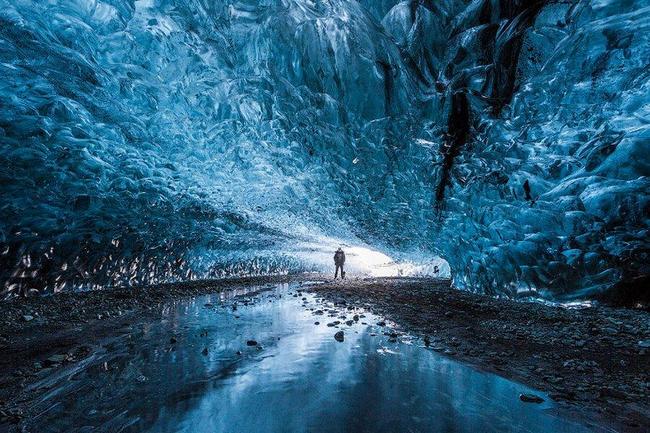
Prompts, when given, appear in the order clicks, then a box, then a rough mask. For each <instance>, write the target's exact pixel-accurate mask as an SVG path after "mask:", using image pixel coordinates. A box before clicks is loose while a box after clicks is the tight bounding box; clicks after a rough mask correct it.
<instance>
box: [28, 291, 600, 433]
mask: <svg viewBox="0 0 650 433" xmlns="http://www.w3.org/2000/svg"><path fill="white" fill-rule="evenodd" d="M292 290H295V287H294V288H288V287H286V286H284V287H278V288H276V289H275V290H274V291H271V292H267V293H264V294H262V295H259V296H257V297H251V298H247V297H241V296H240V297H237V298H229V297H228V296H225V295H223V294H222V295H214V296H212V297H204V298H199V299H196V300H195V301H193V302H185V303H179V304H176V305H172V306H169V307H167V309H166V310H165V311H164V320H163V321H162V322H157V323H145V324H141V325H139V326H137V327H133V328H132V329H126V330H125V332H124V334H123V335H122V336H121V337H119V338H116V339H115V340H113V341H111V342H110V343H108V344H106V345H105V346H104V347H102V348H101V350H98V351H97V352H96V353H95V354H94V355H93V356H92V357H90V358H88V359H86V360H84V361H83V362H80V363H77V364H75V365H74V366H70V367H66V368H65V369H61V370H60V371H57V372H55V373H54V374H51V375H50V376H49V377H46V378H44V379H43V380H42V381H41V382H40V383H39V384H37V386H39V387H46V388H48V389H49V391H48V392H47V393H46V394H44V395H43V397H42V398H41V400H40V401H39V402H38V403H37V409H38V412H39V413H40V415H39V416H37V417H35V418H33V419H32V420H30V422H29V425H28V426H27V431H28V432H39V433H41V432H42V433H45V432H63V431H65V432H136V431H137V432H141V431H146V432H158V433H162V432H165V433H166V432H188V433H215V432H362V431H368V432H411V431H413V432H420V431H422V432H431V431H433V432H472V433H473V432H508V431H512V432H565V431H566V432H569V431H570V432H571V433H578V432H581V431H588V430H587V429H586V428H585V427H582V426H580V425H577V424H573V423H569V422H567V421H566V420H561V419H559V418H556V417H555V416H553V415H552V414H551V412H550V411H549V410H548V409H549V407H550V405H549V404H548V403H545V404H542V405H531V404H526V403H522V402H520V401H519V399H518V395H519V394H520V393H522V392H532V391H531V390H530V389H528V388H526V387H524V386H522V385H519V384H516V383H513V382H509V381H507V380H504V379H502V378H499V377H497V376H494V375H490V374H485V373H481V372H478V371H476V370H473V369H471V368H469V367H466V366H463V365H462V364H459V363H456V362H453V361H451V360H448V359H446V358H444V357H441V356H439V355H437V354H436V353H434V352H432V351H430V350H427V349H425V348H423V347H420V346H419V343H418V342H417V341H416V340H409V339H408V337H406V336H404V337H401V341H400V342H390V341H389V338H388V337H387V336H385V335H383V328H381V327H379V326H377V325H375V324H376V323H377V321H378V319H377V318H376V317H374V316H372V315H370V314H367V313H366V317H361V318H359V320H358V321H357V322H354V323H353V324H352V325H351V326H348V325H346V324H345V323H342V324H341V325H339V326H338V327H336V328H335V327H328V326H326V324H327V323H328V322H332V321H334V320H340V321H342V322H345V321H346V320H351V319H352V318H353V315H354V314H358V315H361V314H362V313H363V312H361V311H358V310H357V311H349V310H346V309H345V308H342V307H339V308H336V310H337V311H336V312H334V311H333V310H334V309H335V308H334V307H333V306H332V305H326V304H324V303H321V302H320V300H317V299H315V298H313V297H312V296H310V295H300V296H297V297H296V296H293V293H292V294H289V292H291V291H292ZM239 294H240V295H241V294H243V292H241V293H239ZM244 295H245V294H244ZM303 297H304V298H306V300H304V301H303V300H302V298H303ZM319 309H321V310H323V311H324V314H323V315H315V314H314V311H312V310H319ZM330 315H331V316H332V317H330ZM342 315H345V316H346V318H345V319H342V318H340V316H342ZM315 321H319V322H320V325H315V324H314V322H315ZM340 329H343V330H344V331H345V341H344V342H343V343H338V342H337V341H335V339H334V338H333V335H334V333H335V332H336V331H338V330H340ZM206 333H207V335H206ZM374 333H376V334H377V335H376V336H375V335H374ZM172 336H173V337H174V338H175V339H176V342H175V343H173V342H171V337H172ZM250 339H255V340H256V341H258V343H259V344H258V346H247V345H246V341H247V340H250ZM206 348H207V349H208V350H207V354H205V352H204V349H206ZM238 352H239V353H238Z"/></svg>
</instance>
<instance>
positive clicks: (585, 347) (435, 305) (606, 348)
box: [307, 278, 650, 432]
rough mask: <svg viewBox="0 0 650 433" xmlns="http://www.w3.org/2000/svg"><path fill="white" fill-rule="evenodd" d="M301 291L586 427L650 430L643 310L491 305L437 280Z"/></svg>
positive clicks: (647, 323) (647, 320)
mask: <svg viewBox="0 0 650 433" xmlns="http://www.w3.org/2000/svg"><path fill="white" fill-rule="evenodd" d="M307 290H309V291H312V292H315V293H316V294H318V295H320V296H322V297H324V298H326V299H328V300H330V301H332V302H335V303H339V304H341V303H343V304H344V305H348V306H360V307H363V308H366V309H368V310H370V311H372V312H373V313H375V314H378V315H381V316H384V317H386V318H387V319H390V320H392V321H394V322H396V323H397V324H399V325H401V326H403V327H404V328H405V330H407V331H408V332H411V333H414V334H416V335H417V334H419V335H420V336H421V337H422V338H423V339H424V341H425V343H426V344H428V345H429V346H430V347H431V348H432V350H435V351H438V352H441V353H443V354H445V355H447V356H450V357H452V358H455V359H458V360H460V361H463V362H466V363H469V364H472V365H474V366H476V367H477V368H479V369H481V370H485V371H490V372H494V373H496V374H498V375H500V376H503V377H506V378H509V379H513V380H516V381H518V382H521V383H524V384H526V385H528V386H531V387H533V388H536V389H539V390H541V391H543V392H546V393H548V394H549V396H550V397H551V398H552V399H553V400H555V401H556V402H557V403H558V404H559V405H560V406H561V407H562V408H563V409H565V410H566V411H568V412H569V413H571V412H573V413H575V416H576V417H578V418H582V419H586V420H591V421H593V423H594V424H595V425H599V426H603V425H604V426H607V427H609V428H611V429H612V430H613V431H626V432H647V431H650V348H648V347H647V346H648V345H650V313H648V312H647V311H642V310H633V309H618V308H610V307H605V306H598V307H590V308H580V309H568V308H564V307H557V306H546V305H543V304H540V303H537V302H535V303H532V302H516V301H510V300H504V299H494V298H491V297H488V296H483V295H477V294H473V293H468V292H461V291H458V290H453V289H451V288H450V287H449V283H448V282H442V281H436V280H415V279H411V280H409V279H386V278H383V279H363V280H349V281H346V282H340V281H339V282H331V281H328V282H326V283H324V284H318V285H312V286H310V287H308V289H307Z"/></svg>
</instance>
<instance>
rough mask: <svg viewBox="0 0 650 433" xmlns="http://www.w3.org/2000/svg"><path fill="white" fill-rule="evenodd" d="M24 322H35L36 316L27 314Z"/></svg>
mask: <svg viewBox="0 0 650 433" xmlns="http://www.w3.org/2000/svg"><path fill="white" fill-rule="evenodd" d="M23 320H24V321H25V322H31V321H32V320H34V316H31V315H29V314H25V315H24V316H23Z"/></svg>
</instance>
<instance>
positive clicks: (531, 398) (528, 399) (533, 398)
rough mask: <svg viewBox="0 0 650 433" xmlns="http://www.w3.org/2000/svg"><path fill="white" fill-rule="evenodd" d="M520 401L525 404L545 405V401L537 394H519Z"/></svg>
mask: <svg viewBox="0 0 650 433" xmlns="http://www.w3.org/2000/svg"><path fill="white" fill-rule="evenodd" d="M519 400H521V401H523V402H525V403H538V404H539V403H543V402H544V399H543V398H542V397H539V396H537V395H535V394H519Z"/></svg>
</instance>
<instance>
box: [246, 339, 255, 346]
mask: <svg viewBox="0 0 650 433" xmlns="http://www.w3.org/2000/svg"><path fill="white" fill-rule="evenodd" d="M246 346H257V341H255V340H248V341H247V342H246Z"/></svg>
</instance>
